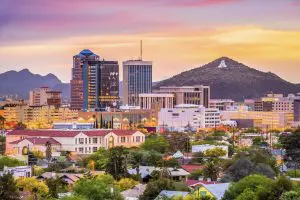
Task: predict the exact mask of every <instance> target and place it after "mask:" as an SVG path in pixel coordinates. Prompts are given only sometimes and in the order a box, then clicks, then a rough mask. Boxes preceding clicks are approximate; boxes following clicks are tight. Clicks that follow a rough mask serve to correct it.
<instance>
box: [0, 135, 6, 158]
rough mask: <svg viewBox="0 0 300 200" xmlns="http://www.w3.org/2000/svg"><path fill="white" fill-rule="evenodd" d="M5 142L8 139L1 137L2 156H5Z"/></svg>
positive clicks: (0, 153)
mask: <svg viewBox="0 0 300 200" xmlns="http://www.w3.org/2000/svg"><path fill="white" fill-rule="evenodd" d="M5 141H6V137H5V136H4V135H0V155H4V154H5Z"/></svg>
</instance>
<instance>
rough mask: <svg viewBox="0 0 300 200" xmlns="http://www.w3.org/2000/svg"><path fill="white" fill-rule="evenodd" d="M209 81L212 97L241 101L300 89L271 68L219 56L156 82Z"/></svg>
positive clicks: (190, 83)
mask: <svg viewBox="0 0 300 200" xmlns="http://www.w3.org/2000/svg"><path fill="white" fill-rule="evenodd" d="M201 84H202V85H209V86H210V88H211V98H230V99H233V100H236V101H240V100H243V99H246V98H258V97H261V96H263V95H265V94H266V93H268V92H270V91H272V92H274V93H283V94H285V95H287V94H289V93H298V92H300V84H298V85H297V84H293V83H290V82H288V81H285V80H283V79H282V78H280V77H279V76H277V75H276V74H273V73H271V72H267V73H265V72H261V71H258V70H256V69H254V68H250V67H248V66H246V65H244V64H242V63H239V62H237V61H235V60H232V59H230V58H227V57H221V58H218V59H216V60H214V61H212V62H210V63H208V64H206V65H203V66H202V67H198V68H195V69H192V70H189V71H185V72H182V73H180V74H178V75H175V76H173V77H171V78H169V79H166V80H163V81H161V82H159V83H158V84H156V85H155V86H154V89H158V88H159V87H161V86H191V85H201Z"/></svg>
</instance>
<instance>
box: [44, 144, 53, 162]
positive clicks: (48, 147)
mask: <svg viewBox="0 0 300 200" xmlns="http://www.w3.org/2000/svg"><path fill="white" fill-rule="evenodd" d="M45 146H46V159H47V160H48V161H50V160H51V158H52V148H51V147H52V145H51V143H50V142H49V141H47V142H46V145H45Z"/></svg>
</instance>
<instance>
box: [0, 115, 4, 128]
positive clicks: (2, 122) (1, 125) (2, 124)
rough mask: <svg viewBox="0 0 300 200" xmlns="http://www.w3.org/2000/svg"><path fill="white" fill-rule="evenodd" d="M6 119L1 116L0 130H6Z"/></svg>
mask: <svg viewBox="0 0 300 200" xmlns="http://www.w3.org/2000/svg"><path fill="white" fill-rule="evenodd" d="M4 124H5V118H4V117H3V116H2V115H0V130H2V129H4Z"/></svg>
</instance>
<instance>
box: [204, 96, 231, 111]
mask: <svg viewBox="0 0 300 200" xmlns="http://www.w3.org/2000/svg"><path fill="white" fill-rule="evenodd" d="M233 104H234V101H233V100H232V99H211V100H210V101H209V107H210V108H215V109H219V110H228V108H231V107H232V106H233Z"/></svg>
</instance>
